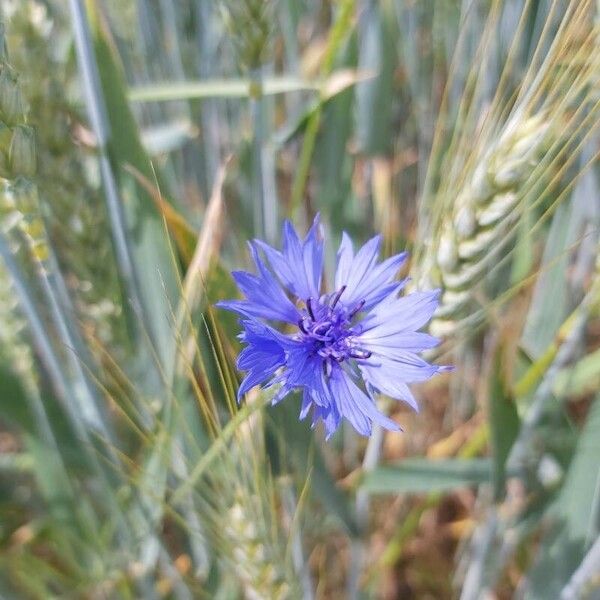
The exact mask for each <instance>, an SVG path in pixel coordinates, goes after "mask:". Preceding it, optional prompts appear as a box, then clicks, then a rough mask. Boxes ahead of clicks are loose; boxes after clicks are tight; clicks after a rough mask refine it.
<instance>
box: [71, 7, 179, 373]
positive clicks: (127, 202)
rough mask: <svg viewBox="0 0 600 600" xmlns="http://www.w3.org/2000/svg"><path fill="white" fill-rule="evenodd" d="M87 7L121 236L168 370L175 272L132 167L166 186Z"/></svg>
mask: <svg viewBox="0 0 600 600" xmlns="http://www.w3.org/2000/svg"><path fill="white" fill-rule="evenodd" d="M88 8H89V21H90V27H91V34H92V38H93V50H94V55H95V62H96V64H97V67H98V74H99V78H100V88H101V91H98V90H95V89H92V90H90V93H91V94H96V95H97V94H98V93H100V94H101V96H102V98H99V99H97V103H96V104H97V105H98V106H101V105H102V100H103V101H104V104H105V107H106V111H105V113H106V115H105V116H106V119H107V122H108V123H107V124H108V128H109V132H110V134H109V137H108V138H107V140H106V142H105V148H104V150H105V152H106V153H107V155H108V159H109V163H110V167H109V168H110V169H111V171H112V176H114V177H115V178H116V181H117V184H118V187H119V191H120V201H121V202H122V203H123V209H124V211H125V221H126V227H127V231H126V232H125V235H126V236H127V238H128V242H129V245H130V247H131V252H132V259H133V266H134V270H135V279H136V281H137V285H138V286H139V291H140V295H141V301H142V307H141V308H142V311H143V313H145V314H143V315H142V318H143V326H144V327H145V329H146V330H147V331H148V333H149V334H150V338H151V340H152V341H153V342H154V346H155V349H156V352H157V354H158V356H159V357H160V359H161V362H162V364H163V366H164V367H165V369H167V368H168V366H169V365H170V364H172V353H173V350H174V340H173V336H172V334H171V330H170V322H169V315H170V309H169V306H175V304H176V302H175V300H176V298H177V292H178V287H177V273H176V271H175V268H174V261H173V259H172V256H171V248H170V246H169V240H168V236H167V235H166V229H165V225H164V223H163V220H162V217H161V215H160V213H159V211H158V210H157V208H156V205H155V202H154V200H153V198H152V196H151V194H150V193H149V192H148V190H146V189H145V188H144V186H143V185H141V184H140V183H139V181H138V180H137V179H136V178H135V176H134V175H133V174H132V172H131V168H133V169H134V170H135V171H136V172H138V173H141V175H143V176H144V177H145V178H146V179H148V180H149V181H157V183H158V185H159V187H160V189H161V190H162V191H163V192H164V193H165V196H166V197H168V190H167V189H166V186H165V184H164V182H163V181H162V180H161V178H160V175H159V174H157V173H155V171H154V169H153V167H152V163H151V161H150V159H149V157H148V155H147V154H146V152H145V150H144V147H143V145H142V142H141V139H140V133H139V129H138V126H137V123H136V121H135V119H134V118H133V115H132V113H131V110H130V108H129V105H128V101H127V90H126V85H125V80H124V77H123V74H122V73H121V71H120V69H119V67H118V62H117V59H116V57H115V56H114V54H113V51H112V47H111V45H110V43H109V40H108V38H107V34H106V31H105V28H104V24H103V23H102V20H101V16H100V13H99V9H98V8H97V6H96V3H95V2H93V1H91V0H90V1H89V2H88ZM81 28H82V29H83V26H82V27H81ZM128 167H129V170H128V169H127V168H128ZM107 193H109V190H107Z"/></svg>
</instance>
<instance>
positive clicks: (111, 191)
mask: <svg viewBox="0 0 600 600" xmlns="http://www.w3.org/2000/svg"><path fill="white" fill-rule="evenodd" d="M69 7H70V11H71V17H72V20H73V31H74V34H75V49H76V52H77V58H78V61H79V66H80V70H81V77H82V79H83V88H84V92H85V96H86V105H87V108H88V111H89V115H90V120H91V122H92V128H93V130H94V133H95V135H96V138H97V141H98V148H99V152H100V173H101V176H102V181H103V183H104V188H105V194H104V195H105V198H106V202H107V207H108V214H109V218H110V223H111V231H112V234H113V241H114V246H115V252H116V256H117V260H118V265H119V271H120V274H121V277H122V278H123V281H124V285H125V290H126V293H127V297H128V298H129V299H130V300H131V302H132V304H133V308H134V312H135V313H136V314H137V315H138V316H139V317H140V319H141V321H142V323H149V322H150V320H149V314H148V308H147V306H146V305H145V303H144V301H143V297H142V293H141V288H140V282H139V275H138V273H137V270H136V265H135V261H134V258H133V253H132V250H131V245H130V240H129V235H128V229H127V224H126V221H125V214H124V211H123V201H122V198H121V197H120V193H119V187H118V184H117V178H116V175H115V166H114V164H113V162H112V161H111V158H110V153H109V145H110V139H111V132H110V124H109V120H108V117H107V108H106V102H105V99H104V95H103V91H102V87H101V84H100V75H99V73H98V65H97V62H96V56H95V53H94V48H93V44H92V38H91V33H90V29H89V25H88V18H87V12H86V8H85V6H84V4H83V2H82V0H69ZM148 332H149V335H150V337H151V339H152V342H153V343H154V344H156V343H157V340H156V339H154V336H153V329H152V328H148ZM155 347H156V346H155Z"/></svg>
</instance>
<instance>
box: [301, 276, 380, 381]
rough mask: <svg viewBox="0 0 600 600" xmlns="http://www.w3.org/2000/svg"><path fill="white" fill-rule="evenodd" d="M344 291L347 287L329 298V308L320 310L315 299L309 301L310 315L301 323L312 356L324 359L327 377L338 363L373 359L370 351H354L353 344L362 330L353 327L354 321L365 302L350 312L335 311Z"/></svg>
mask: <svg viewBox="0 0 600 600" xmlns="http://www.w3.org/2000/svg"><path fill="white" fill-rule="evenodd" d="M345 290H346V286H345V285H344V286H342V287H341V288H340V289H339V290H338V291H337V292H335V294H333V295H332V296H330V298H329V302H328V304H325V305H323V304H320V305H319V307H318V310H317V307H316V306H315V305H314V302H315V299H314V298H312V297H311V298H308V299H307V300H306V313H307V314H305V315H304V316H303V317H302V318H301V319H300V320H299V321H298V328H299V329H300V331H301V333H302V334H303V335H304V336H306V337H305V339H306V341H307V342H310V343H311V344H312V350H311V354H313V355H315V354H316V355H318V356H320V357H321V358H322V359H323V372H324V374H325V375H326V376H329V375H331V373H332V370H333V365H334V364H335V363H338V364H339V363H343V362H344V361H345V360H348V359H354V360H359V361H360V360H367V359H368V358H370V356H371V352H369V351H368V350H362V349H361V348H355V347H353V340H352V338H353V337H354V336H355V335H358V334H359V333H360V326H359V325H353V324H352V322H351V321H352V318H353V317H354V315H356V314H357V313H359V312H360V311H361V310H362V309H363V307H364V305H365V301H364V300H361V301H360V302H359V303H358V304H356V306H355V307H354V308H353V309H352V310H351V311H350V312H347V311H346V309H345V308H342V309H337V310H336V306H337V305H338V302H339V300H340V297H341V296H342V294H343V293H344V291H345ZM317 313H318V315H319V316H318V317H317Z"/></svg>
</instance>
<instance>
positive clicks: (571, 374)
mask: <svg viewBox="0 0 600 600" xmlns="http://www.w3.org/2000/svg"><path fill="white" fill-rule="evenodd" d="M599 388H600V350H596V351H595V352H592V353H590V354H588V355H586V356H584V357H583V358H582V359H581V360H579V361H578V362H577V363H575V365H573V366H572V367H567V368H565V369H562V370H561V371H560V372H559V373H558V374H557V376H556V380H555V382H554V393H555V394H556V395H557V396H559V397H561V396H565V395H567V394H568V395H569V396H582V395H584V394H589V393H591V392H596V391H597V390H598V389H599Z"/></svg>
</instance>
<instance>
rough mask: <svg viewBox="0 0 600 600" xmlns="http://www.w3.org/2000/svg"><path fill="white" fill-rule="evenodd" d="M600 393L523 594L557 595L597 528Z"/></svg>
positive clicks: (599, 514)
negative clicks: (551, 525) (551, 524)
mask: <svg viewBox="0 0 600 600" xmlns="http://www.w3.org/2000/svg"><path fill="white" fill-rule="evenodd" d="M599 456H600V396H596V399H595V400H594V403H593V404H592V406H591V408H590V412H589V415H588V419H587V422H586V424H585V426H584V428H583V431H582V433H581V436H580V438H579V442H578V444H577V449H576V451H575V456H574V457H573V460H572V462H571V464H570V466H569V469H568V472H567V476H566V478H565V482H564V485H563V487H562V489H561V492H560V494H559V495H558V498H557V500H556V502H555V505H554V507H553V510H552V513H553V516H554V517H555V519H556V521H555V524H554V527H553V528H552V530H551V531H550V532H549V533H548V534H547V535H546V536H545V537H544V538H543V540H542V543H541V544H540V554H539V557H538V561H537V563H536V564H535V566H534V567H533V569H532V571H531V574H530V577H529V582H528V586H527V590H526V598H532V599H537V598H539V599H540V600H545V599H546V598H558V597H559V596H560V591H561V590H562V588H563V587H564V586H565V584H566V583H567V582H568V581H569V579H570V578H571V575H572V574H573V572H574V571H575V569H576V568H577V567H578V565H579V564H580V562H581V561H582V559H583V557H584V555H585V552H586V550H587V549H588V547H589V545H590V543H591V542H592V541H593V540H594V539H595V537H596V536H597V535H598V532H599V530H600V512H599V511H598V506H599V498H598V491H599V489H600V487H599V486H600V462H599V461H598V457H599Z"/></svg>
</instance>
